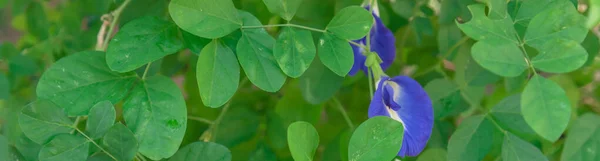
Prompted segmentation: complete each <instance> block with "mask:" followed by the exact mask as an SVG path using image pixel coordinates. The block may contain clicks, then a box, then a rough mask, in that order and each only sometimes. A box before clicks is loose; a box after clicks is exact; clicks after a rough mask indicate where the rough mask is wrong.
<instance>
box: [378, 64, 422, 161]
mask: <svg viewBox="0 0 600 161" xmlns="http://www.w3.org/2000/svg"><path fill="white" fill-rule="evenodd" d="M378 87H379V88H378V89H377V91H376V93H375V95H377V97H375V96H373V100H372V101H371V105H370V107H369V117H374V116H388V117H391V118H394V119H396V120H398V121H400V122H402V123H403V125H404V138H403V141H402V147H401V148H400V152H398V156H401V157H404V156H417V155H418V154H419V153H421V151H423V149H424V148H425V146H426V145H427V140H429V137H430V136H431V130H432V128H433V108H432V103H431V100H430V99H429V96H428V95H427V93H426V92H425V90H424V89H423V87H421V85H420V84H419V83H418V82H416V81H415V80H413V79H412V78H410V77H406V76H397V77H394V78H391V79H389V78H387V77H385V79H383V81H381V82H380V83H379V86H378Z"/></svg>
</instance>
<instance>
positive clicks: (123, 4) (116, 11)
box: [101, 0, 131, 50]
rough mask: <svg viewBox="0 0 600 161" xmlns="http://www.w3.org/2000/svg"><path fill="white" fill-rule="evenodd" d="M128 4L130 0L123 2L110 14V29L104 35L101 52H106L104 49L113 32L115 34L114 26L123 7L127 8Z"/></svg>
mask: <svg viewBox="0 0 600 161" xmlns="http://www.w3.org/2000/svg"><path fill="white" fill-rule="evenodd" d="M129 2H131V0H125V2H123V3H122V4H121V6H119V8H117V9H116V10H114V11H113V12H112V13H110V15H111V16H112V22H111V23H110V27H109V28H108V33H106V36H105V37H104V41H103V44H102V48H101V50H106V47H108V41H110V38H111V36H112V34H113V32H115V26H117V22H118V21H119V17H120V16H121V13H122V12H123V9H125V7H127V5H128V4H129Z"/></svg>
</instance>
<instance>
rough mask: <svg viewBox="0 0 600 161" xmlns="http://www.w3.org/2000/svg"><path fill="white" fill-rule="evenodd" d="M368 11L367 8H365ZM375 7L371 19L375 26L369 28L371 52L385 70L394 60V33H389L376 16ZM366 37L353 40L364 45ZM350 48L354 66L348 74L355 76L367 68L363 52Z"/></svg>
mask: <svg viewBox="0 0 600 161" xmlns="http://www.w3.org/2000/svg"><path fill="white" fill-rule="evenodd" d="M365 8H366V9H367V10H369V6H366V7H365ZM377 13H378V11H377V7H374V8H373V17H374V18H375V24H373V28H371V34H370V35H371V38H370V43H371V51H372V52H376V53H377V54H378V55H379V57H380V58H381V60H383V62H382V63H381V64H380V65H381V68H383V70H385V69H387V68H388V67H390V65H392V62H394V59H395V58H396V46H395V44H396V39H395V38H394V33H392V31H390V29H388V28H387V27H385V25H383V22H381V19H380V18H379V15H378V14H377ZM366 41H367V40H366V36H365V37H363V38H362V39H359V40H354V42H355V43H358V44H361V45H366ZM350 45H351V46H352V50H353V51H354V65H353V66H352V69H351V70H350V72H349V73H348V74H349V75H354V74H356V73H357V72H358V71H359V70H363V71H367V69H368V68H367V67H366V66H365V60H366V59H367V57H366V56H365V55H364V54H365V50H364V49H363V48H361V47H358V46H355V45H353V44H350Z"/></svg>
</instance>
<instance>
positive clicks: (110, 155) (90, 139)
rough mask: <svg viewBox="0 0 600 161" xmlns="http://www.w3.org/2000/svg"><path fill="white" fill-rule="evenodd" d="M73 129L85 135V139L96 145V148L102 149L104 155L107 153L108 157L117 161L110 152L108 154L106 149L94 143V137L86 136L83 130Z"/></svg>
mask: <svg viewBox="0 0 600 161" xmlns="http://www.w3.org/2000/svg"><path fill="white" fill-rule="evenodd" d="M73 128H74V129H75V130H77V132H79V133H80V134H81V135H83V137H85V138H86V139H88V140H89V141H90V142H92V144H94V145H96V147H98V149H100V150H102V151H103V152H104V153H106V155H108V156H109V157H111V158H112V159H114V160H115V161H118V160H117V158H115V157H114V156H113V155H112V154H110V153H109V152H108V151H106V150H105V149H104V148H102V146H100V145H98V143H96V142H95V141H94V139H92V138H90V137H89V136H87V135H86V134H85V133H83V131H81V130H79V129H77V128H75V127H73Z"/></svg>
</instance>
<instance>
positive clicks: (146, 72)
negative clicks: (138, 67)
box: [142, 62, 152, 80]
mask: <svg viewBox="0 0 600 161" xmlns="http://www.w3.org/2000/svg"><path fill="white" fill-rule="evenodd" d="M150 65H152V62H150V63H148V64H147V65H146V69H145V70H144V74H143V75H142V80H144V79H146V74H148V70H149V69H150Z"/></svg>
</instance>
